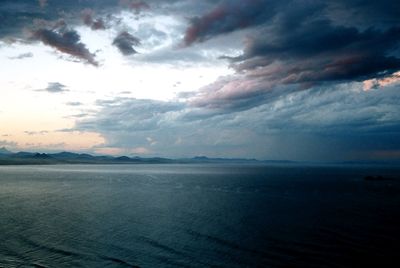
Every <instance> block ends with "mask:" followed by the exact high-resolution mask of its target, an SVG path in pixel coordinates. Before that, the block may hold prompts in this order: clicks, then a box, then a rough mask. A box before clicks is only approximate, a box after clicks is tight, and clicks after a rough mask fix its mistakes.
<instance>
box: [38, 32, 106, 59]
mask: <svg viewBox="0 0 400 268" xmlns="http://www.w3.org/2000/svg"><path fill="white" fill-rule="evenodd" d="M33 39H36V40H39V41H42V42H43V44H45V45H48V46H51V47H53V48H55V49H57V50H58V51H60V52H62V53H66V54H69V55H71V56H73V57H75V58H78V59H81V60H84V61H86V62H87V63H90V64H92V65H94V66H98V65H99V64H98V62H97V61H96V60H95V55H94V54H92V53H91V52H90V51H89V50H88V49H87V48H86V46H85V44H83V43H82V42H80V39H81V38H80V36H79V34H78V33H77V32H76V31H74V30H69V31H65V32H58V31H55V30H48V29H39V30H36V31H35V32H34V33H33Z"/></svg>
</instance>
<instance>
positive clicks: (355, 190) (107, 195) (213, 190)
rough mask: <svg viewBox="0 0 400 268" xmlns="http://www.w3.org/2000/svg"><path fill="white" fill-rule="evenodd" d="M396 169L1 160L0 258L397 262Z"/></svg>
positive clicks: (76, 262)
mask: <svg viewBox="0 0 400 268" xmlns="http://www.w3.org/2000/svg"><path fill="white" fill-rule="evenodd" d="M366 175H382V176H386V177H390V178H393V180H385V181H366V180H364V176H366ZM399 179H400V169H389V168H381V169H378V168H363V167H358V168H355V167H352V168H349V167H347V168H344V167H284V166H280V167H277V166H275V167H268V166H249V165H243V166H238V165H225V166H222V165H107V166H97V165H87V166H86V165H65V166H64V165H59V166H58V165H57V166H1V167H0V267H366V266H369V267H400V245H399V243H400V180H399Z"/></svg>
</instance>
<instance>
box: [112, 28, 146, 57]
mask: <svg viewBox="0 0 400 268" xmlns="http://www.w3.org/2000/svg"><path fill="white" fill-rule="evenodd" d="M113 45H115V46H116V47H117V48H118V49H119V51H120V52H121V53H122V54H123V55H125V56H128V55H132V54H136V53H137V51H136V50H135V49H134V47H135V46H138V45H140V40H139V39H138V38H137V37H135V36H133V35H131V34H130V33H128V32H126V31H124V32H121V33H119V34H118V35H117V36H116V37H115V39H114V41H113Z"/></svg>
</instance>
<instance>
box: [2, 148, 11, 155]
mask: <svg viewBox="0 0 400 268" xmlns="http://www.w3.org/2000/svg"><path fill="white" fill-rule="evenodd" d="M0 154H5V155H7V154H12V152H10V151H9V150H7V149H6V148H5V147H1V148H0Z"/></svg>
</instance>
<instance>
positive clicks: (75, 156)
mask: <svg viewBox="0 0 400 268" xmlns="http://www.w3.org/2000/svg"><path fill="white" fill-rule="evenodd" d="M196 163H198V164H207V163H209V164H213V163H214V164H268V165H346V166H347V165H349V166H353V165H365V166H375V165H385V166H395V167H400V160H393V161H341V162H302V161H289V160H257V159H247V158H209V157H206V156H196V157H193V158H179V159H170V158H162V157H138V156H135V157H128V156H110V155H101V156H97V155H91V154H85V153H72V152H61V153H36V152H35V153H32V152H18V153H14V152H11V151H9V150H7V149H6V148H5V147H2V148H0V165H51V164H196Z"/></svg>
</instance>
